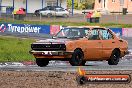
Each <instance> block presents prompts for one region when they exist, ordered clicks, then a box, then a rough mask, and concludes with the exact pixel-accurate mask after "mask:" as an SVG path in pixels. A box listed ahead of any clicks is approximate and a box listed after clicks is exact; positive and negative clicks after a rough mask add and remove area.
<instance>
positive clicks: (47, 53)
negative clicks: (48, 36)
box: [29, 50, 73, 56]
mask: <svg viewBox="0 0 132 88" xmlns="http://www.w3.org/2000/svg"><path fill="white" fill-rule="evenodd" d="M29 53H30V54H33V55H42V56H66V55H72V53H73V51H35V50H31V51H29Z"/></svg>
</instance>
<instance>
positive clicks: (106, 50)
mask: <svg viewBox="0 0 132 88" xmlns="http://www.w3.org/2000/svg"><path fill="white" fill-rule="evenodd" d="M100 35H101V39H102V45H103V49H102V57H103V58H104V59H108V58H109V57H110V55H111V53H112V51H113V50H114V49H115V47H116V46H117V44H118V43H117V41H116V39H114V35H113V34H112V32H110V30H109V29H103V28H102V29H100Z"/></svg>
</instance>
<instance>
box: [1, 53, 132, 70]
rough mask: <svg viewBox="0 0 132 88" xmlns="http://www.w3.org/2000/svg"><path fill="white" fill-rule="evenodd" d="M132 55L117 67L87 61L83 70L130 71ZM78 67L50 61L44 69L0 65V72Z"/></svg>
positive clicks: (11, 64)
mask: <svg viewBox="0 0 132 88" xmlns="http://www.w3.org/2000/svg"><path fill="white" fill-rule="evenodd" d="M131 58H132V53H131V54H129V55H127V56H125V57H124V58H121V59H120V62H119V64H118V65H111V66H110V65H108V64H107V61H87V63H86V66H81V68H83V69H85V70H132V59H131ZM78 68H79V66H71V65H70V64H69V63H68V62H64V61H50V63H49V64H48V66H46V67H38V66H37V65H36V64H32V65H29V64H28V65H25V64H23V63H19V62H7V63H0V71H64V72H67V71H70V72H71V71H73V72H74V71H77V69H78Z"/></svg>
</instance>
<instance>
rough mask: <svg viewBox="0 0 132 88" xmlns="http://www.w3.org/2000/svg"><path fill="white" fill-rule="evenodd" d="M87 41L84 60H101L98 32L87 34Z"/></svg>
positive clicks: (100, 42)
mask: <svg viewBox="0 0 132 88" xmlns="http://www.w3.org/2000/svg"><path fill="white" fill-rule="evenodd" d="M87 38H88V40H87V41H85V42H84V44H85V47H86V49H85V58H86V59H87V60H99V59H101V58H102V41H101V39H100V36H99V30H98V29H93V30H90V31H89V33H88V37H87Z"/></svg>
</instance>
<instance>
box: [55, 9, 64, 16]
mask: <svg viewBox="0 0 132 88" xmlns="http://www.w3.org/2000/svg"><path fill="white" fill-rule="evenodd" d="M62 12H63V10H62V9H61V8H57V9H56V16H62Z"/></svg>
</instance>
